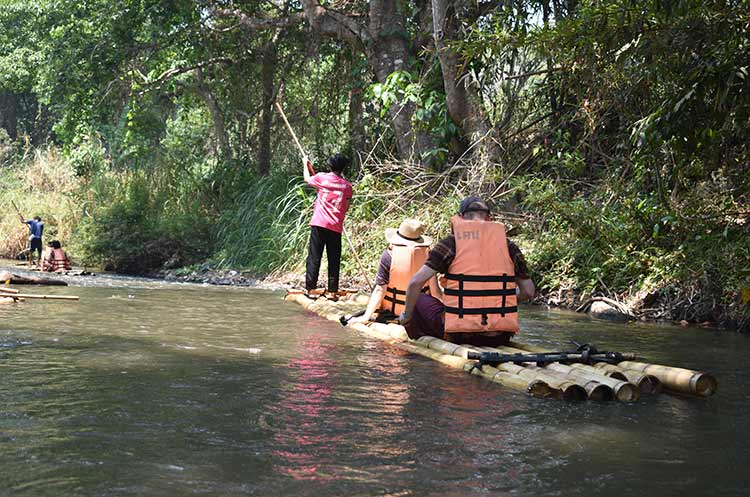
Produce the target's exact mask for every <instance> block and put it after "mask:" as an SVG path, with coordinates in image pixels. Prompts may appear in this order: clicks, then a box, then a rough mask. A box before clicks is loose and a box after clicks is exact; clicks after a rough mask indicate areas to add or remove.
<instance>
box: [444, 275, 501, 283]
mask: <svg viewBox="0 0 750 497" xmlns="http://www.w3.org/2000/svg"><path fill="white" fill-rule="evenodd" d="M443 276H444V277H445V279H446V280H453V281H458V282H461V281H470V282H472V283H513V282H515V281H516V276H515V275H513V274H502V275H483V274H455V273H445V274H444V275H443Z"/></svg>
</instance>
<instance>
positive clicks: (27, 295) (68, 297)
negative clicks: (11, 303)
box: [3, 293, 79, 300]
mask: <svg viewBox="0 0 750 497" xmlns="http://www.w3.org/2000/svg"><path fill="white" fill-rule="evenodd" d="M3 297H11V298H14V299H18V298H26V299H45V300H79V297H78V296H77V295H33V294H30V293H9V294H7V295H3Z"/></svg>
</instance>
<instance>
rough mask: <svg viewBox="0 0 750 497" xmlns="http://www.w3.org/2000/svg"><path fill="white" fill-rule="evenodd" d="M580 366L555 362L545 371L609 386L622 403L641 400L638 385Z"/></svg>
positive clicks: (509, 351)
mask: <svg viewBox="0 0 750 497" xmlns="http://www.w3.org/2000/svg"><path fill="white" fill-rule="evenodd" d="M496 350H497V351H500V352H504V353H506V354H518V353H523V352H524V351H523V350H522V349H517V348H515V347H496ZM578 366H579V367H572V365H566V364H560V363H559V362H553V363H552V364H547V365H546V366H544V369H549V370H552V371H558V372H560V373H563V374H566V375H568V376H570V377H571V378H576V379H579V380H581V381H592V380H593V381H596V382H598V383H601V384H603V385H607V386H608V387H610V388H611V389H612V393H613V394H614V397H615V398H616V399H617V400H619V401H622V402H635V401H637V400H638V399H639V398H640V389H639V388H638V387H637V386H636V385H634V384H632V383H630V382H627V381H622V380H618V379H615V378H611V377H609V376H605V375H604V374H603V373H602V372H601V371H599V370H597V369H596V368H593V367H591V366H586V365H585V364H580V365H578ZM581 366H584V367H581Z"/></svg>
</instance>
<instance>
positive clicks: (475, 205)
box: [458, 195, 490, 216]
mask: <svg viewBox="0 0 750 497" xmlns="http://www.w3.org/2000/svg"><path fill="white" fill-rule="evenodd" d="M474 211H481V212H486V213H487V214H489V213H490V208H489V206H488V205H487V202H485V201H484V200H482V197H479V196H477V195H472V196H470V197H466V198H465V199H463V200H462V201H461V205H460V206H459V207H458V214H459V215H460V216H463V215H464V214H466V213H467V212H474Z"/></svg>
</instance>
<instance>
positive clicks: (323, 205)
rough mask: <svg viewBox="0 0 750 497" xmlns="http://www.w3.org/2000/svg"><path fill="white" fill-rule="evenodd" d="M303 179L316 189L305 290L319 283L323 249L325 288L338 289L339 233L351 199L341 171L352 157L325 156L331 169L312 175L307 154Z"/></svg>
mask: <svg viewBox="0 0 750 497" xmlns="http://www.w3.org/2000/svg"><path fill="white" fill-rule="evenodd" d="M302 162H303V171H304V177H305V181H306V182H307V184H308V185H310V186H314V187H315V188H316V189H317V190H318V195H317V197H316V198H315V206H314V207H313V215H312V219H311V220H310V247H309V249H308V253H307V265H306V272H305V289H306V290H307V291H308V292H309V291H310V290H314V289H315V288H316V287H317V286H318V274H319V273H320V261H321V259H322V258H323V249H324V248H325V250H326V254H327V255H328V291H329V292H338V291H339V269H340V268H341V232H342V231H343V230H344V217H345V216H346V211H347V210H349V203H350V201H351V199H352V185H351V184H349V182H348V181H346V180H345V179H344V171H345V170H346V168H347V167H349V165H350V164H351V160H350V159H349V158H348V157H347V156H345V155H343V154H336V155H334V156H332V157H331V158H329V159H328V168H329V169H330V170H331V172H328V173H318V174H314V175H311V174H310V172H311V171H312V164H311V163H310V160H309V159H308V158H307V157H304V158H303V159H302Z"/></svg>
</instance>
